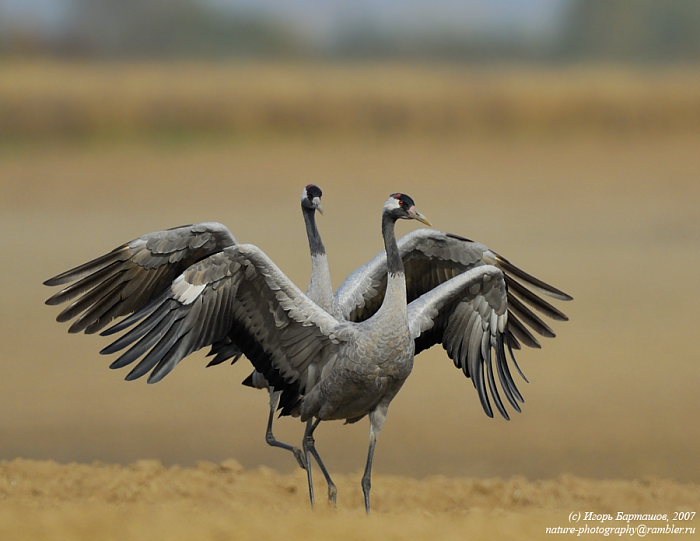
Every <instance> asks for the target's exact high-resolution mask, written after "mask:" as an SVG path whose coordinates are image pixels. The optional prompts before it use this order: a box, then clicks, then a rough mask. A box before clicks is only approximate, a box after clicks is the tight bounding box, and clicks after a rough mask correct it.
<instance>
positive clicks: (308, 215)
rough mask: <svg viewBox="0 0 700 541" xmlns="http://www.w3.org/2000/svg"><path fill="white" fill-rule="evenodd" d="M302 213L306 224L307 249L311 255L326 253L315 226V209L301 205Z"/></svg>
mask: <svg viewBox="0 0 700 541" xmlns="http://www.w3.org/2000/svg"><path fill="white" fill-rule="evenodd" d="M301 210H302V213H303V214H304V223H305V224H306V237H307V238H308V239H309V250H310V251H311V255H312V256H313V255H321V254H325V253H326V247H325V246H324V245H323V241H322V240H321V234H320V233H319V232H318V227H316V210H315V209H310V208H307V207H305V206H304V205H302V206H301Z"/></svg>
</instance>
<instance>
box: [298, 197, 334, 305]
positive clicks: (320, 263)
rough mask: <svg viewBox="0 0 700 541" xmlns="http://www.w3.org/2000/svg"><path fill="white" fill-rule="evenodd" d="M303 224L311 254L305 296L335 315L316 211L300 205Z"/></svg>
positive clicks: (331, 285)
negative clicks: (309, 272)
mask: <svg viewBox="0 0 700 541" xmlns="http://www.w3.org/2000/svg"><path fill="white" fill-rule="evenodd" d="M302 211H303V214H304V223H305V224H306V237H307V238H308V240H309V251H310V252H311V279H310V280H309V287H308V289H307V291H306V292H307V294H308V296H309V298H310V299H311V300H312V301H314V302H315V303H316V304H318V305H319V306H320V307H321V308H323V309H324V310H326V311H327V312H329V313H331V314H333V315H336V312H337V310H336V309H335V305H334V302H333V283H332V282H331V271H330V268H329V266H328V256H327V255H326V248H325V247H324V246H323V241H321V234H320V233H319V232H318V228H317V227H316V211H315V210H314V209H310V208H306V207H304V206H303V205H302Z"/></svg>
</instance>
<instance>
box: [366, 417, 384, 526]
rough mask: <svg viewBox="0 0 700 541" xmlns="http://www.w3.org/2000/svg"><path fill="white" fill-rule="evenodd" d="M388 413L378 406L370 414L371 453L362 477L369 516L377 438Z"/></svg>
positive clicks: (368, 453)
mask: <svg viewBox="0 0 700 541" xmlns="http://www.w3.org/2000/svg"><path fill="white" fill-rule="evenodd" d="M386 411H387V408H386V407H382V406H378V407H377V408H376V409H375V410H374V411H372V413H370V414H369V423H370V424H369V451H368V452H367V464H366V465H365V473H364V475H363V476H362V493H363V494H364V495H365V511H366V512H367V514H369V511H370V500H369V492H370V489H371V488H372V460H373V459H374V448H375V447H376V446H377V437H378V436H379V432H380V431H381V430H382V426H384V421H385V420H386Z"/></svg>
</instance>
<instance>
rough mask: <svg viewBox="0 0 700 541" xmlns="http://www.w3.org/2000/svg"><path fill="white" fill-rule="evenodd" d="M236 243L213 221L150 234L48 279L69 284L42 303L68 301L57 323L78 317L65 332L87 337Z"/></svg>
mask: <svg viewBox="0 0 700 541" xmlns="http://www.w3.org/2000/svg"><path fill="white" fill-rule="evenodd" d="M234 244H236V239H235V238H234V237H233V235H232V234H231V232H230V231H229V230H228V229H227V228H226V227H225V226H224V225H222V224H219V223H216V222H205V223H200V224H195V225H183V226H180V227H175V228H173V229H168V230H166V231H156V232H154V233H148V234H146V235H144V236H142V237H139V238H137V239H134V240H132V241H130V242H127V243H126V244H122V245H121V246H118V247H117V248H115V249H114V250H112V251H111V252H109V253H107V254H105V255H103V256H101V257H98V258H96V259H93V260H92V261H88V262H87V263H84V264H82V265H80V266H78V267H75V268H74V269H70V270H68V271H66V272H63V273H61V274H59V275H57V276H54V277H53V278H49V279H48V280H46V281H45V282H44V284H45V285H48V286H57V285H63V284H68V283H70V285H68V286H67V287H65V288H63V289H62V290H61V291H59V292H58V293H56V294H55V295H53V296H52V297H50V298H49V299H48V300H47V301H46V304H50V305H55V304H61V303H64V302H70V304H69V305H68V307H66V308H65V309H64V310H63V311H62V312H61V313H60V314H59V315H58V317H57V318H56V319H57V320H58V321H61V322H63V321H69V320H71V319H73V318H76V320H75V321H74V322H73V324H72V325H71V326H70V328H69V329H68V332H72V333H73V332H80V331H85V332H86V333H88V334H91V333H94V332H97V331H99V330H100V329H102V328H104V327H105V326H106V325H107V324H108V323H109V322H110V321H112V320H113V319H114V318H116V317H119V316H124V315H127V314H130V313H132V312H134V311H136V310H139V309H140V308H142V307H143V306H145V305H146V304H148V302H149V301H151V300H152V299H153V298H154V297H156V296H157V295H159V294H160V293H162V292H163V290H165V289H166V288H167V287H168V286H169V285H170V283H171V282H172V281H173V279H174V278H175V277H176V276H178V275H179V274H180V273H182V272H183V271H184V270H185V269H186V268H187V267H189V266H190V265H192V264H193V263H195V262H197V261H199V260H200V259H203V258H205V257H207V256H209V255H211V254H213V253H216V252H220V251H221V250H223V249H224V248H226V247H227V246H233V245H234ZM71 282H72V283H71Z"/></svg>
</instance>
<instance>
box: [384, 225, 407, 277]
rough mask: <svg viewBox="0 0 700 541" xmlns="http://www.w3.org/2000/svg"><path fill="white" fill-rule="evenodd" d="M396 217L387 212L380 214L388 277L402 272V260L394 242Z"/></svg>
mask: <svg viewBox="0 0 700 541" xmlns="http://www.w3.org/2000/svg"><path fill="white" fill-rule="evenodd" d="M395 225H396V219H395V218H392V217H391V216H390V215H389V214H388V213H384V214H383V215H382V236H383V237H384V249H385V250H386V264H387V271H388V273H389V277H391V276H392V275H397V274H401V275H402V276H403V274H404V268H403V261H401V254H399V247H398V246H397V244H396V235H395V233H394V227H395Z"/></svg>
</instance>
